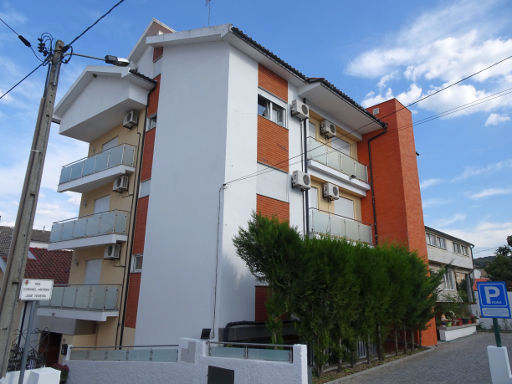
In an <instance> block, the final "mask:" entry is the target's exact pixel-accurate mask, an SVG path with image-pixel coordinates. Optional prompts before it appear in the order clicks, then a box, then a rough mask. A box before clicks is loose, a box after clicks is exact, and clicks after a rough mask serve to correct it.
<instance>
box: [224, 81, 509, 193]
mask: <svg viewBox="0 0 512 384" xmlns="http://www.w3.org/2000/svg"><path fill="white" fill-rule="evenodd" d="M511 93H512V88H507V89H504V90H502V91H499V92H496V93H493V94H491V95H487V96H485V97H483V98H481V99H477V100H474V101H472V102H470V103H466V104H462V105H459V106H457V107H454V108H451V109H448V110H445V111H443V112H440V113H437V114H435V115H431V116H428V117H425V118H424V119H421V120H419V121H417V122H412V123H411V124H407V125H404V126H401V127H398V128H397V131H399V130H403V129H406V128H409V127H411V126H414V125H416V126H417V125H421V124H425V123H428V122H430V121H432V120H436V119H439V118H441V117H445V116H449V115H452V114H454V113H457V112H460V111H463V110H465V109H468V108H471V107H474V106H476V105H480V104H482V103H486V102H489V101H491V100H494V99H497V98H499V97H503V96H506V95H509V94H511ZM395 113H396V112H395ZM390 115H391V114H390ZM345 136H346V135H345ZM338 138H339V137H338V136H337V137H336V138H335V139H338ZM322 146H324V144H320V145H318V146H316V147H314V148H311V149H308V150H307V151H306V152H301V153H299V154H298V155H295V156H292V157H290V158H288V159H287V160H283V161H280V162H278V163H276V164H273V165H267V166H269V167H268V168H267V169H264V170H260V171H256V172H252V173H250V174H248V175H246V176H241V177H239V178H237V179H234V180H231V181H229V182H226V183H225V185H228V184H232V183H234V182H238V181H242V180H246V179H250V178H253V177H257V176H260V175H263V174H265V173H269V172H272V171H276V170H278V168H277V167H278V166H279V165H283V164H285V163H286V162H289V161H291V160H293V159H296V158H297V157H299V156H302V155H305V154H307V153H309V152H312V151H314V150H316V149H318V148H321V147H322ZM333 150H335V149H334V148H332V147H327V151H326V152H325V154H326V155H327V154H328V153H329V152H330V151H333ZM297 163H298V162H295V163H289V165H293V164H297Z"/></svg>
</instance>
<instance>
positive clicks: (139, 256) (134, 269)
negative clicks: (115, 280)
mask: <svg viewBox="0 0 512 384" xmlns="http://www.w3.org/2000/svg"><path fill="white" fill-rule="evenodd" d="M137 259H140V260H141V263H140V268H137ZM143 263H144V254H143V253H136V254H134V255H132V268H131V269H132V272H142V266H143Z"/></svg>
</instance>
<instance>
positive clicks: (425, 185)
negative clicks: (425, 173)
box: [420, 179, 443, 191]
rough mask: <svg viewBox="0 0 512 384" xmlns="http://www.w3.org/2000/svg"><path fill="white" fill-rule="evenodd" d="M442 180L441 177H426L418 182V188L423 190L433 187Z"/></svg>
mask: <svg viewBox="0 0 512 384" xmlns="http://www.w3.org/2000/svg"><path fill="white" fill-rule="evenodd" d="M442 181H443V179H426V180H423V181H422V182H421V183H420V189H421V190H422V191H423V190H425V189H427V188H430V187H433V186H434V185H438V184H440V183H441V182H442Z"/></svg>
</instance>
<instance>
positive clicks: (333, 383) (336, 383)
mask: <svg viewBox="0 0 512 384" xmlns="http://www.w3.org/2000/svg"><path fill="white" fill-rule="evenodd" d="M434 349H435V347H427V350H426V351H421V352H417V353H415V354H414V355H410V356H406V357H402V358H401V359H397V360H393V361H390V362H388V363H384V364H381V365H378V366H376V367H372V368H368V369H365V370H364V371H360V372H356V373H353V374H351V375H348V376H344V377H340V378H339V379H335V380H332V381H328V382H326V383H324V384H340V383H344V382H345V381H346V380H349V379H352V378H354V377H357V376H360V375H364V374H365V373H368V372H372V371H374V370H377V369H379V368H384V367H389V366H391V365H394V364H398V363H401V362H402V361H405V360H409V359H412V358H414V357H417V356H421V355H423V354H425V353H429V352H432V351H433V350H434Z"/></svg>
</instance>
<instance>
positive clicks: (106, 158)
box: [57, 144, 135, 193]
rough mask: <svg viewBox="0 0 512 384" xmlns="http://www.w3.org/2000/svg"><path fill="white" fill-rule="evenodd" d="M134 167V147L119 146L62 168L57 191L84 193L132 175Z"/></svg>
mask: <svg viewBox="0 0 512 384" xmlns="http://www.w3.org/2000/svg"><path fill="white" fill-rule="evenodd" d="M134 167H135V147H134V146H132V145H128V144H121V145H119V146H117V147H114V148H110V149H107V150H106V151H103V152H101V153H98V154H97V155H94V156H91V157H86V158H84V159H81V160H78V161H75V162H74V163H71V164H68V165H65V166H64V167H62V170H61V172H60V180H59V187H58V188H57V191H58V192H65V191H73V192H80V193H84V192H87V191H90V190H92V189H95V188H98V187H100V186H102V185H105V184H107V183H111V182H112V181H114V179H115V178H116V177H118V176H121V175H124V174H125V173H133V172H134V171H135V168H134Z"/></svg>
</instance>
